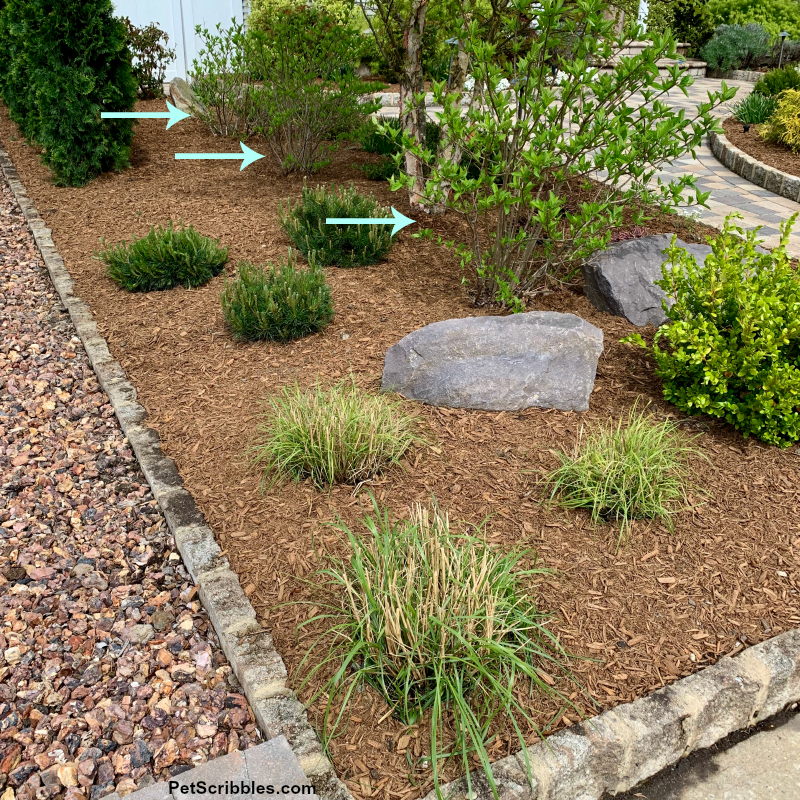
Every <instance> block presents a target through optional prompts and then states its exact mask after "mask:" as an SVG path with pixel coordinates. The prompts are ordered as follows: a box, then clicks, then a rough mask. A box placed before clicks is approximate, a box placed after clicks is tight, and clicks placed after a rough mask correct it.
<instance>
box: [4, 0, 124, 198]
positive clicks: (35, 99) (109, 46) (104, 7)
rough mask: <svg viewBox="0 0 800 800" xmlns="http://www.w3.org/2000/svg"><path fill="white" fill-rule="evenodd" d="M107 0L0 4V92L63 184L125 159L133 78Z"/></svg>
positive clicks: (89, 176)
mask: <svg viewBox="0 0 800 800" xmlns="http://www.w3.org/2000/svg"><path fill="white" fill-rule="evenodd" d="M113 12H114V9H113V6H112V3H111V0H58V2H56V0H10V2H9V3H8V4H7V5H6V6H5V8H4V9H3V10H2V12H0V94H2V98H3V100H4V101H5V103H6V104H7V105H8V107H9V109H10V111H11V115H12V117H13V119H14V120H15V122H17V123H18V124H19V125H20V128H21V130H22V132H23V133H24V135H25V136H26V137H27V138H29V139H31V140H32V141H34V142H35V143H36V144H38V145H40V146H41V147H42V148H43V153H42V160H43V161H44V163H45V164H47V165H48V166H49V167H50V168H51V169H52V170H53V173H54V177H55V181H56V183H57V184H58V185H63V186H81V185H83V184H85V183H87V182H88V181H90V180H91V179H92V178H94V177H95V176H96V175H98V174H99V173H101V172H105V171H108V170H119V169H122V168H124V167H126V166H127V165H128V159H129V155H130V146H131V140H132V138H133V122H132V121H131V120H103V119H101V118H100V112H101V111H130V110H131V109H132V108H133V104H134V101H135V100H136V91H137V84H136V80H135V78H134V76H133V72H132V69H131V56H130V53H129V51H128V49H127V46H126V28H125V24H124V23H123V22H122V21H121V20H119V19H116V18H115V17H114V16H113Z"/></svg>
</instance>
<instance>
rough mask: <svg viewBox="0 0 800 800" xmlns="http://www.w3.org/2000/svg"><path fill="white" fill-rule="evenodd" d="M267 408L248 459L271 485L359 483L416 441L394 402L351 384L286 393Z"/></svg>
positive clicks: (409, 419)
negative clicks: (273, 482) (290, 481)
mask: <svg viewBox="0 0 800 800" xmlns="http://www.w3.org/2000/svg"><path fill="white" fill-rule="evenodd" d="M269 405H270V408H269V409H268V412H267V415H266V419H265V421H264V423H263V425H262V426H261V427H260V428H259V431H258V439H257V441H256V443H255V445H254V446H253V448H252V453H253V462H254V464H255V465H257V466H260V467H262V468H263V469H264V475H265V478H266V476H267V475H269V473H273V480H276V479H277V478H279V477H287V478H293V479H294V480H296V481H299V480H302V479H304V478H311V480H312V481H313V482H314V483H315V484H316V485H317V486H326V485H329V484H333V483H352V484H355V483H360V482H361V481H364V480H368V479H369V478H372V477H373V476H374V475H376V474H377V473H379V472H381V471H382V470H384V469H386V468H387V467H389V466H391V465H392V464H396V463H397V462H398V461H399V460H400V459H401V458H402V456H403V454H404V453H405V452H406V450H408V448H409V447H411V445H413V444H414V443H415V442H416V441H417V440H418V439H419V437H418V436H417V435H416V433H415V424H414V420H413V418H412V417H410V416H408V415H406V414H405V413H403V411H402V408H401V404H400V402H398V401H397V400H393V399H392V398H391V397H389V396H387V395H385V394H379V395H373V394H369V393H367V392H365V391H363V390H361V389H359V388H358V387H357V386H356V385H355V383H353V381H352V380H349V381H348V380H345V381H342V382H341V383H338V384H336V385H334V386H331V387H330V388H328V389H323V388H322V387H321V386H320V385H319V384H316V385H315V386H312V387H310V388H309V389H301V388H300V387H299V386H297V385H295V386H293V387H287V388H285V389H284V390H283V391H282V392H281V393H280V394H278V395H275V396H273V397H271V398H270V399H269Z"/></svg>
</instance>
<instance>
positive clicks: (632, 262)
mask: <svg viewBox="0 0 800 800" xmlns="http://www.w3.org/2000/svg"><path fill="white" fill-rule="evenodd" d="M671 241H672V235H671V234H667V233H661V234H659V235H658V236H642V237H641V238H640V239H630V240H628V241H625V242H616V243H614V244H612V245H611V246H610V247H609V248H608V249H607V250H602V251H597V252H595V253H593V254H592V256H591V257H590V258H589V259H588V260H587V261H586V263H585V264H584V265H583V280H584V287H583V291H584V294H585V295H586V297H588V298H589V301H590V302H591V304H592V305H593V306H594V307H595V308H597V309H599V310H600V311H605V312H606V313H608V314H613V315H614V316H615V317H625V319H627V320H628V322H631V323H633V324H634V325H638V326H644V325H648V324H650V325H655V326H656V327H658V326H659V325H663V324H664V323H665V322H666V321H667V316H666V314H665V313H664V309H663V307H662V305H661V301H662V300H663V299H664V298H665V297H666V295H665V293H664V291H663V290H662V289H660V288H659V287H658V286H656V285H655V281H657V280H660V279H661V265H662V264H663V263H664V262H665V261H666V256H664V254H663V253H664V250H666V248H667V247H669V245H670V242H671ZM677 243H678V245H679V246H680V247H683V248H684V249H685V250H688V251H689V252H690V253H692V254H693V255H694V256H695V257H696V258H697V260H698V263H699V262H700V260H701V259H702V260H703V261H705V258H706V256H707V255H708V254H709V253H710V252H711V248H710V247H709V246H708V245H707V244H687V243H686V242H683V241H681V240H680V239H678V242H677Z"/></svg>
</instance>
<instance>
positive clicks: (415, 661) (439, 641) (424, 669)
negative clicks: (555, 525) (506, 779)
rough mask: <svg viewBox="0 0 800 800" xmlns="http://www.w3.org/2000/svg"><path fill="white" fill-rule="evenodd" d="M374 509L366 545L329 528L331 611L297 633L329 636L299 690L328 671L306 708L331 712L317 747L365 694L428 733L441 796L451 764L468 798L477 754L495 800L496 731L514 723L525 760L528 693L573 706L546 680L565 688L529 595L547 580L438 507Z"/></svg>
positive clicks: (326, 579)
mask: <svg viewBox="0 0 800 800" xmlns="http://www.w3.org/2000/svg"><path fill="white" fill-rule="evenodd" d="M373 506H374V516H370V517H367V518H366V519H365V520H364V526H365V528H366V533H365V534H363V535H362V534H359V533H355V532H354V531H352V530H350V529H349V528H348V527H347V526H346V525H344V524H343V523H340V524H339V525H338V526H337V528H338V530H339V531H341V533H342V534H343V537H344V538H345V539H346V543H345V547H346V548H347V550H348V551H349V552H348V555H347V556H346V557H345V558H340V557H338V556H336V555H333V554H330V553H329V554H327V561H328V566H325V567H324V568H322V569H321V570H320V571H319V572H318V573H317V575H316V578H317V581H316V582H317V583H318V584H319V585H321V586H324V587H326V590H327V591H328V592H329V593H330V596H331V600H330V602H328V603H325V604H324V605H323V606H322V608H323V610H322V612H321V613H320V614H317V615H316V616H314V617H312V618H311V619H309V620H307V621H306V622H304V623H303V624H302V625H301V628H302V627H303V626H305V625H312V624H315V623H319V622H322V623H323V625H324V627H325V630H326V633H325V634H323V635H322V637H320V639H319V640H317V641H316V642H315V643H314V645H313V646H312V647H311V649H310V650H309V651H308V653H307V654H306V656H305V658H304V662H305V661H307V660H309V659H312V658H313V660H314V661H315V662H316V664H315V666H314V667H313V668H311V669H310V670H309V671H308V673H307V674H306V675H305V676H304V679H303V684H304V685H305V684H306V683H308V682H309V681H311V680H312V679H313V678H314V676H315V675H316V674H317V673H318V672H320V671H321V670H322V671H325V672H328V671H332V672H333V675H332V677H330V678H329V679H328V680H327V682H326V683H325V684H324V685H323V686H322V688H320V689H319V690H318V692H317V694H316V695H315V697H314V698H313V699H314V700H315V699H316V698H317V697H320V696H322V697H323V698H325V700H326V701H327V702H326V706H325V709H324V711H323V712H322V725H321V728H322V736H323V741H325V742H328V741H330V740H331V739H332V738H334V737H335V736H336V735H337V733H338V732H340V728H341V723H342V720H346V719H347V713H348V705H349V703H350V701H351V700H353V698H354V697H357V696H358V695H357V693H358V692H359V691H361V687H362V686H363V684H365V683H366V684H368V685H370V686H371V687H372V688H373V689H374V690H375V691H377V692H378V693H379V694H380V695H381V696H382V697H383V698H384V699H385V700H386V702H387V703H388V704H389V706H390V708H391V710H392V713H393V714H394V716H395V717H396V718H397V719H399V720H400V721H401V722H402V723H403V724H405V725H415V724H420V723H421V724H425V725H426V726H429V730H430V743H431V744H430V746H431V752H430V764H431V766H432V769H433V777H434V783H435V787H436V789H437V791H438V790H439V787H440V776H441V769H442V766H443V762H444V761H446V760H447V759H450V758H454V759H457V760H458V761H459V762H460V764H461V766H462V768H463V770H464V772H465V773H466V775H467V780H468V781H470V791H468V793H467V794H468V796H474V795H473V793H472V791H471V788H472V784H471V780H472V779H471V778H470V777H469V774H470V769H471V764H470V759H471V757H472V756H473V755H477V756H478V758H479V760H480V762H481V766H482V768H483V771H484V774H485V776H486V779H487V780H488V781H489V783H490V785H491V788H492V790H493V791H494V792H495V796H496V786H495V783H494V778H493V776H492V771H491V769H490V766H489V761H490V756H489V754H488V753H487V750H486V743H487V740H489V739H490V728H492V726H493V724H494V723H495V722H501V721H502V722H505V721H511V723H512V725H513V727H514V729H515V730H516V732H517V736H518V738H519V745H520V749H522V750H523V751H524V749H525V739H524V737H525V735H526V734H527V733H528V731H530V730H531V729H533V730H535V729H536V724H535V722H534V721H533V719H532V717H531V714H530V712H529V711H528V710H527V708H526V706H527V707H529V706H530V704H531V701H530V691H531V689H533V690H534V691H536V692H537V693H540V694H545V695H549V696H551V697H556V698H557V699H559V700H560V701H561V702H562V703H564V704H566V705H572V704H571V703H570V701H569V700H567V699H566V698H564V697H563V696H562V695H561V694H560V693H559V692H558V690H557V689H556V688H554V686H553V685H552V684H553V683H554V681H553V678H552V676H553V675H562V676H563V675H566V676H567V677H569V672H568V670H567V668H566V657H567V656H566V653H565V652H564V650H563V649H562V647H561V645H560V644H559V642H558V640H557V639H556V637H555V636H554V635H553V634H552V633H551V632H550V631H549V630H547V628H546V627H545V626H546V621H547V615H545V614H543V613H542V612H540V611H539V610H538V609H537V607H536V602H535V600H534V598H533V596H532V594H531V593H530V591H529V590H528V589H526V588H525V587H526V585H529V584H530V582H531V580H532V579H534V578H536V577H538V576H539V575H540V574H543V573H547V570H543V569H541V568H537V567H536V561H535V555H534V554H531V553H529V552H527V551H525V552H523V551H515V552H506V551H502V550H499V549H495V548H493V547H491V546H490V545H489V544H487V543H486V541H485V540H484V538H483V536H482V535H481V529H480V528H478V531H477V535H466V534H463V533H460V532H455V531H453V530H451V526H450V522H449V520H448V518H447V515H446V514H443V513H442V512H441V511H440V510H439V509H438V507H436V506H435V504H434V508H433V510H429V509H427V508H422V507H419V506H418V507H417V508H416V509H415V510H414V512H413V513H412V515H411V518H410V519H408V520H402V519H401V520H397V521H394V520H393V519H392V518H391V517H390V514H389V512H388V511H387V510H385V509H384V510H381V509H379V508H378V506H377V504H376V503H375V500H374V498H373ZM523 562H528V563H529V564H530V565H531V566H527V568H524V567H523V566H522V564H523ZM323 642H325V643H327V645H328V649H327V652H326V653H325V654H324V656H323V658H322V659H320V657H319V654H320V649H321V646H322V643H323ZM304 666H305V663H304V664H303V665H301V669H302V668H304ZM332 667H333V669H332ZM301 688H302V687H301ZM523 703H525V705H523ZM534 705H535V703H534Z"/></svg>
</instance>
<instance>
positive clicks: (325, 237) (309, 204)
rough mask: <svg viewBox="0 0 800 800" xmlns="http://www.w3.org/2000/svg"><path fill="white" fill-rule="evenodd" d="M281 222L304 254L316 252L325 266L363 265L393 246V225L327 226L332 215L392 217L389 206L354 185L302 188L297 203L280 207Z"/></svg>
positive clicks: (371, 261) (319, 260)
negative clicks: (327, 220)
mask: <svg viewBox="0 0 800 800" xmlns="http://www.w3.org/2000/svg"><path fill="white" fill-rule="evenodd" d="M279 213H280V218H281V225H282V226H283V229H284V230H285V231H286V233H287V235H288V236H289V238H290V239H291V240H292V244H293V245H294V246H295V247H296V248H297V249H298V250H299V251H300V252H301V253H302V254H303V255H304V256H306V257H307V256H308V254H309V253H310V252H312V251H313V252H314V253H315V255H316V259H317V261H318V263H319V264H320V265H321V266H323V267H328V266H335V267H364V266H367V265H368V264H375V263H377V262H378V261H380V260H381V259H383V258H384V257H385V256H386V254H387V253H388V252H389V250H390V248H391V246H392V234H391V230H392V226H391V225H326V224H325V220H326V219H327V218H329V217H339V218H344V217H350V218H353V217H361V218H364V217H380V218H383V217H391V216H392V212H391V211H390V209H388V208H385V207H383V206H380V205H378V203H377V201H376V200H374V199H372V198H370V197H364V196H363V195H360V194H359V193H358V192H357V191H356V190H355V189H354V188H353V187H352V186H351V187H350V188H349V189H345V188H344V187H336V188H333V189H327V188H326V187H324V186H318V187H317V188H316V189H309V188H308V187H307V186H304V187H303V194H302V198H301V200H300V202H299V203H298V204H297V205H294V206H293V205H292V204H291V202H289V203H287V206H286V208H283V207H281V208H280V210H279Z"/></svg>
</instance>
